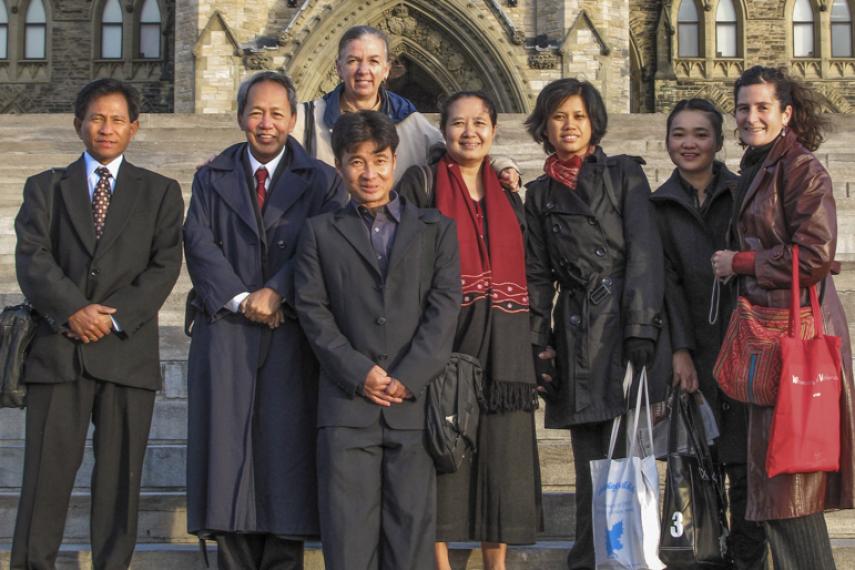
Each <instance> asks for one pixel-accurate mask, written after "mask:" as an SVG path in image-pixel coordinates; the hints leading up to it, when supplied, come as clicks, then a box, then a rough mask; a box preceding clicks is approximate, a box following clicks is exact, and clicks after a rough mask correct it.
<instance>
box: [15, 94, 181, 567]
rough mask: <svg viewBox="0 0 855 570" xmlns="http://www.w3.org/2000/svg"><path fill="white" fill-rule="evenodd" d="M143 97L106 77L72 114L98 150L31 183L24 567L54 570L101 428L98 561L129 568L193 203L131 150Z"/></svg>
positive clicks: (21, 251)
mask: <svg viewBox="0 0 855 570" xmlns="http://www.w3.org/2000/svg"><path fill="white" fill-rule="evenodd" d="M139 108H140V103H139V95H138V94H137V92H136V91H135V90H134V89H133V88H132V87H130V86H129V85H126V84H124V83H121V82H119V81H115V80H112V79H99V80H97V81H94V82H92V83H90V84H89V85H87V86H86V87H84V88H83V89H82V90H81V91H80V93H79V94H78V96H77V100H76V102H75V105H74V115H75V117H74V128H75V129H76V130H77V134H78V135H79V136H80V139H81V140H82V141H83V144H84V146H85V147H86V152H84V153H83V156H82V157H81V158H80V159H79V160H77V161H76V162H73V163H72V164H71V165H69V166H68V168H66V169H64V170H57V171H47V172H43V173H41V174H38V175H36V176H33V177H31V178H30V179H28V180H27V183H26V185H25V186H24V203H23V205H22V206H21V210H20V212H19V213H18V217H17V218H16V220H15V232H16V234H17V236H18V243H17V247H16V250H15V263H16V269H17V273H18V283H19V284H20V287H21V291H22V292H23V293H24V295H25V296H26V298H27V299H28V300H29V301H30V303H31V304H32V306H33V308H34V309H35V310H36V312H37V313H38V315H39V316H40V317H41V318H40V320H39V324H38V328H37V332H36V336H35V339H34V340H33V342H32V345H31V349H30V353H29V355H28V357H27V361H26V366H25V371H26V372H25V380H26V383H27V388H28V396H27V406H28V409H27V421H26V425H27V435H26V455H25V461H24V477H23V488H22V490H21V500H20V504H19V507H18V518H17V522H16V525H15V536H14V542H13V544H12V568H15V569H18V568H20V569H24V568H26V569H50V568H53V565H54V560H55V558H56V554H57V550H58V549H59V545H60V542H61V541H62V532H63V527H64V524H65V514H66V511H67V510H68V502H69V498H70V496H71V490H72V486H73V484H74V477H75V474H76V473H77V469H78V467H79V466H80V463H81V461H82V458H83V450H84V445H85V441H86V432H87V429H88V427H89V423H90V421H91V422H92V424H94V426H95V431H94V434H93V438H92V439H93V448H94V451H95V467H94V472H93V476H92V521H91V534H92V561H93V566H94V567H95V568H96V569H106V568H110V569H113V568H127V567H128V564H130V561H131V556H132V555H133V550H134V545H135V543H136V530H137V505H138V502H139V492H140V472H141V469H142V463H143V456H144V454H145V448H146V443H147V439H148V432H149V427H150V424H151V414H152V409H153V406H154V395H155V391H156V390H158V389H159V388H160V386H161V382H162V381H161V375H160V358H159V353H158V324H157V312H158V310H159V309H160V307H161V305H162V304H163V303H164V301H165V300H166V297H167V296H168V295H169V292H170V291H171V290H172V286H173V285H174V284H175V281H176V279H177V278H178V273H179V271H180V269H181V217H182V215H183V213H184V203H183V200H182V198H181V189H180V188H179V186H178V183H177V182H175V181H174V180H170V179H168V178H164V177H163V176H160V175H158V174H156V173H154V172H151V171H148V170H144V169H142V168H138V167H136V166H134V165H132V164H131V163H129V162H128V161H127V160H126V159H125V158H124V152H125V149H126V148H127V146H128V144H129V143H130V142H131V139H132V138H133V136H134V134H135V133H136V132H137V129H138V128H139V122H138V116H139Z"/></svg>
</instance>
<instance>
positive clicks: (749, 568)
mask: <svg viewBox="0 0 855 570" xmlns="http://www.w3.org/2000/svg"><path fill="white" fill-rule="evenodd" d="M724 471H725V473H726V474H727V478H728V479H729V480H730V490H729V492H728V499H729V501H728V502H729V507H730V535H729V536H728V538H727V550H728V554H729V555H730V557H731V559H732V560H733V567H734V568H735V569H736V570H765V568H766V559H767V558H768V556H767V552H768V550H767V548H766V547H767V543H766V531H765V529H764V528H763V524H762V523H758V522H754V521H748V520H745V507H746V505H747V504H748V467H747V466H746V465H745V464H744V463H739V464H728V465H725V466H724Z"/></svg>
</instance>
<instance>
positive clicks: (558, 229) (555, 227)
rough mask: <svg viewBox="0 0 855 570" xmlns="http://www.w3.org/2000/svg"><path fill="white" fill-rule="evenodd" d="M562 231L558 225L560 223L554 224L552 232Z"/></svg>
mask: <svg viewBox="0 0 855 570" xmlns="http://www.w3.org/2000/svg"><path fill="white" fill-rule="evenodd" d="M560 231H561V228H559V227H558V224H555V225H554V226H552V233H554V234H557V233H558V232H560Z"/></svg>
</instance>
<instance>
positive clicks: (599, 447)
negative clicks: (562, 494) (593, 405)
mask: <svg viewBox="0 0 855 570" xmlns="http://www.w3.org/2000/svg"><path fill="white" fill-rule="evenodd" d="M624 432H625V429H624V426H623V425H621V430H620V433H621V435H620V436H619V437H618V442H617V445H616V446H615V455H614V456H615V457H624V456H625V455H626V453H625V443H624V442H625V439H626V438H625V437H624V435H623V434H624ZM611 433H612V422H611V420H609V421H606V422H598V423H592V424H580V425H576V426H572V427H571V428H570V440H571V444H572V445H573V465H574V466H575V468H576V537H575V539H574V540H575V542H574V543H573V548H572V549H570V554H569V555H568V556H567V567H568V568H569V569H570V570H583V569H584V570H593V569H594V568H595V566H596V564H595V562H596V560H595V555H594V531H593V528H592V524H593V523H592V521H591V518H592V513H591V500H592V499H593V487H592V485H591V464H590V461H592V460H594V459H605V457H606V455H607V454H608V452H609V438H610V437H611Z"/></svg>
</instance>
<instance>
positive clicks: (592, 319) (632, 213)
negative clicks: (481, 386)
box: [526, 79, 671, 568]
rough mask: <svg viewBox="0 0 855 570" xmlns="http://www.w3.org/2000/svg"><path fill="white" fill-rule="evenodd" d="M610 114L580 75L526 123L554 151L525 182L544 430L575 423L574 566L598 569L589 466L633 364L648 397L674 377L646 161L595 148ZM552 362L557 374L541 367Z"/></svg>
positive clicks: (559, 85) (600, 449) (547, 93)
mask: <svg viewBox="0 0 855 570" xmlns="http://www.w3.org/2000/svg"><path fill="white" fill-rule="evenodd" d="M607 121H608V118H607V115H606V111H605V105H604V104H603V101H602V98H601V97H600V94H599V93H598V92H597V90H596V89H595V88H594V87H593V86H592V85H591V84H590V83H588V82H584V81H577V80H575V79H560V80H557V81H554V82H552V83H550V84H549V85H547V86H546V87H545V88H544V90H543V91H542V92H541V93H540V95H539V96H538V98H537V103H536V106H535V109H534V111H533V112H532V114H531V115H530V116H529V117H528V119H527V120H526V127H527V129H528V132H529V133H530V134H531V136H532V137H533V138H534V140H535V141H536V142H538V143H542V144H543V146H544V149H545V150H546V152H547V153H549V154H550V156H549V157H548V158H547V160H546V164H545V166H544V170H545V172H546V174H545V175H544V176H541V177H540V178H538V179H537V180H535V181H534V182H532V183H530V184H529V185H527V191H526V225H527V240H526V242H527V246H526V258H527V260H526V263H527V275H528V290H529V298H530V306H531V315H532V318H531V330H532V344H533V345H534V347H535V351H536V352H537V353H538V355H539V357H540V359H539V362H540V364H541V366H540V368H541V370H539V381H540V382H541V384H542V385H541V387H540V390H541V393H542V394H543V396H544V398H545V399H546V427H548V428H565V429H570V432H571V439H572V445H573V456H574V462H575V468H576V542H575V545H574V546H573V550H572V551H571V552H570V555H569V558H568V563H569V568H594V564H595V560H594V548H593V534H592V529H591V495H592V492H591V473H590V466H589V462H590V461H591V460H593V459H602V458H604V457H605V456H606V454H607V452H608V440H609V434H610V431H611V421H610V420H611V419H612V418H614V417H616V416H619V415H621V414H623V413H624V412H625V411H626V400H625V397H624V394H623V389H622V381H623V376H624V371H625V366H626V363H627V361H628V360H629V361H632V363H633V364H634V365H635V367H636V369H638V368H640V367H641V366H647V367H648V370H649V377H650V380H651V400H652V401H659V400H661V399H663V398H664V391H665V387H666V385H667V382H668V379H669V378H670V376H671V372H670V366H671V349H670V347H669V346H668V342H667V334H660V333H661V332H662V331H663V325H664V324H665V323H664V319H663V306H662V305H663V295H664V288H665V278H664V268H663V261H662V248H661V245H660V243H659V234H658V232H657V229H656V224H655V221H654V218H653V212H652V207H651V205H650V201H649V197H650V187H649V186H648V184H647V178H646V177H645V175H644V172H643V171H642V169H641V164H642V163H643V161H642V160H641V159H639V158H634V157H629V156H624V155H620V156H612V157H609V156H606V154H605V153H604V152H603V151H602V149H601V148H600V147H599V146H598V144H599V142H600V140H601V139H602V137H603V135H604V134H605V132H606V125H607ZM556 292H557V296H556ZM553 320H554V328H553ZM553 347H554V349H553ZM552 357H555V359H554V360H555V362H556V368H557V372H556V371H554V370H553V369H552V368H551V367H549V366H546V365H547V364H548V363H549V362H551V361H552Z"/></svg>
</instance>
